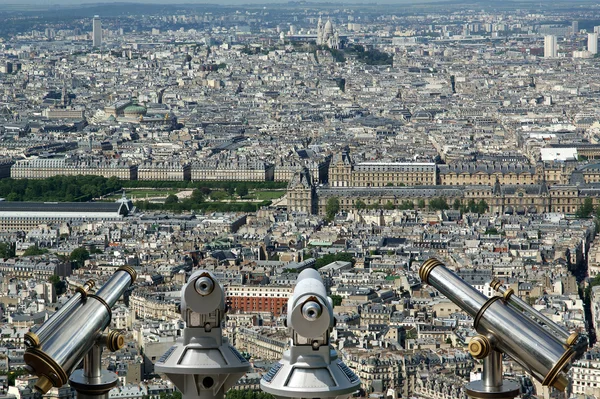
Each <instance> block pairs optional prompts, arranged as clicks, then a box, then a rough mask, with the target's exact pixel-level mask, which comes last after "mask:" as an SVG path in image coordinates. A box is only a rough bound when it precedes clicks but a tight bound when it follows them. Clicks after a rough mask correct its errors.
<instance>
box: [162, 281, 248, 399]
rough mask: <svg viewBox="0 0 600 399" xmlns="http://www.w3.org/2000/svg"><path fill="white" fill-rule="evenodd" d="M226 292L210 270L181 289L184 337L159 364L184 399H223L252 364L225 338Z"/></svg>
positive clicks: (168, 351)
mask: <svg viewBox="0 0 600 399" xmlns="http://www.w3.org/2000/svg"><path fill="white" fill-rule="evenodd" d="M225 310H226V306H225V291H223V287H221V284H219V282H218V281H217V279H216V278H215V276H214V275H213V274H212V273H211V272H209V271H207V270H197V271H196V272H194V273H193V274H192V275H191V276H190V278H189V279H188V282H187V284H186V285H184V286H183V288H182V289H181V317H182V318H183V320H185V322H186V327H185V328H184V330H183V336H182V338H181V339H179V340H177V342H176V343H175V345H173V346H172V347H171V348H169V349H168V350H167V352H166V353H165V354H164V355H163V356H162V357H161V358H160V359H158V361H157V362H156V371H158V372H159V373H164V374H166V376H167V377H168V378H169V379H170V380H171V381H172V382H173V384H175V386H176V387H177V388H178V389H179V390H180V391H181V394H182V397H183V399H209V398H210V399H221V398H223V397H225V392H227V390H228V389H229V388H231V387H232V386H233V385H234V384H235V383H236V382H237V381H238V380H239V379H240V378H241V377H242V376H243V375H244V373H246V372H248V371H250V368H251V367H250V363H248V361H247V360H246V359H245V358H244V357H243V356H242V355H241V354H240V353H239V352H238V351H237V350H236V349H235V348H234V347H233V346H231V344H230V343H229V340H228V339H227V337H223V330H222V328H223V321H224V320H225Z"/></svg>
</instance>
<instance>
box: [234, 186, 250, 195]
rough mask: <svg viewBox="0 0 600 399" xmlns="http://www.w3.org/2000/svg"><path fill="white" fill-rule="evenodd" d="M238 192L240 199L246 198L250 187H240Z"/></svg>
mask: <svg viewBox="0 0 600 399" xmlns="http://www.w3.org/2000/svg"><path fill="white" fill-rule="evenodd" d="M236 191H237V194H238V195H239V196H240V198H242V197H245V196H246V195H248V186H246V185H245V184H242V185H239V186H238V187H237V190H236Z"/></svg>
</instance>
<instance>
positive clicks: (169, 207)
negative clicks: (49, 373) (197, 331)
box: [0, 1, 600, 399]
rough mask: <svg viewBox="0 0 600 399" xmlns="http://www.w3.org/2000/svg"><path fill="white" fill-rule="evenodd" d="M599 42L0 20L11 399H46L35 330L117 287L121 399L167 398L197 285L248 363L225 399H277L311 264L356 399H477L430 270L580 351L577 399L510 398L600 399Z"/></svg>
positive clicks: (2, 379)
mask: <svg viewBox="0 0 600 399" xmlns="http://www.w3.org/2000/svg"><path fill="white" fill-rule="evenodd" d="M0 3H3V2H0ZM165 3H167V2H165ZM599 35H600V5H599V4H596V3H593V2H569V1H564V2H547V1H542V2H539V3H537V2H523V3H520V2H514V3H508V2H507V3H505V2H487V1H482V2H472V3H469V4H463V3H462V2H439V3H423V4H419V3H415V4H402V5H394V4H385V5H377V4H368V5H360V4H352V5H351V4H337V3H316V2H307V1H290V2H287V3H277V4H247V5H208V4H182V5H176V4H165V5H161V4H129V3H105V4H86V5H68V4H62V3H58V4H54V3H53V4H50V3H46V2H42V3H40V4H33V3H31V4H30V3H25V4H18V3H14V4H7V5H3V4H0V197H1V200H0V399H34V398H40V397H42V396H41V395H40V393H39V392H36V390H35V389H34V385H35V384H36V381H37V380H38V377H37V376H36V375H33V374H31V373H30V371H31V368H28V366H27V365H26V357H27V356H26V355H25V353H26V349H27V345H26V344H27V342H26V340H27V338H28V333H32V332H36V331H39V329H40V326H41V325H42V324H43V323H44V322H46V321H47V320H48V319H49V318H50V317H51V316H52V314H54V312H56V311H58V310H59V309H61V307H63V306H66V305H65V304H68V301H69V299H70V298H72V297H73V296H74V295H84V294H85V293H84V292H83V291H82V290H83V289H82V288H81V287H84V284H87V283H86V282H87V281H89V280H90V279H94V280H95V281H96V283H95V284H96V287H98V286H102V284H103V283H104V282H106V281H107V280H108V279H109V277H110V276H112V275H113V274H114V273H115V272H116V271H118V270H126V271H127V272H128V273H133V274H136V275H137V280H136V282H135V284H134V285H133V286H132V287H130V288H129V289H127V290H126V291H125V294H124V295H123V298H122V299H121V300H119V301H118V303H116V305H115V306H114V307H113V308H112V313H111V319H110V320H111V321H110V324H111V328H113V329H115V330H118V331H120V333H121V334H122V335H123V336H124V338H125V340H124V342H125V344H124V347H123V348H121V349H119V350H115V351H114V352H111V351H109V350H104V352H102V357H101V362H102V365H103V367H104V368H106V369H107V370H110V371H113V372H114V373H116V374H117V375H118V377H119V384H118V386H117V387H115V388H112V389H111V390H110V392H109V394H108V395H109V396H108V397H109V398H110V399H150V398H152V399H159V398H160V399H181V396H180V395H181V393H180V392H178V391H177V389H176V388H175V386H174V385H173V383H172V382H171V381H170V380H169V379H168V378H166V376H165V375H164V373H162V372H160V370H156V369H155V365H156V364H157V362H161V360H160V359H161V356H163V354H165V353H170V352H168V351H169V350H170V351H172V350H173V349H172V348H174V346H173V345H174V343H175V342H176V340H177V339H178V338H180V337H181V336H183V335H184V334H182V331H183V329H184V327H185V323H184V320H186V319H185V316H184V315H183V313H185V312H182V306H183V308H185V304H183V305H182V297H181V292H182V287H183V286H184V285H185V284H186V282H187V281H188V278H190V275H191V274H192V273H194V272H195V271H197V270H208V271H210V272H211V273H212V275H214V276H215V277H216V278H217V279H218V281H219V283H220V284H221V285H222V287H223V290H224V293H225V299H226V305H227V315H226V318H224V319H223V325H224V327H223V334H224V335H225V336H226V337H227V338H228V339H229V342H230V343H231V344H232V345H234V346H235V348H236V349H237V351H239V353H238V354H239V355H240V356H242V357H243V358H244V359H245V361H247V362H249V364H250V365H251V371H250V372H247V373H245V374H244V376H243V377H242V378H241V379H240V380H239V381H237V382H236V384H235V386H234V387H233V388H232V389H231V390H230V391H228V392H227V398H228V399H267V398H270V396H268V395H267V394H266V393H263V392H261V391H260V389H259V382H260V380H261V378H262V377H263V376H265V375H267V373H268V372H269V370H270V369H271V367H272V366H274V365H276V364H277V362H278V360H279V359H281V358H282V356H283V353H284V351H285V350H286V349H288V346H289V345H290V334H289V328H288V327H289V326H288V325H287V324H286V323H285V320H286V314H287V309H288V307H287V306H288V299H289V298H290V297H291V296H292V294H293V292H294V287H295V285H296V281H297V278H298V275H299V273H300V272H301V271H303V270H305V269H311V268H312V269H316V270H318V272H319V274H320V275H321V277H322V279H323V282H324V285H325V287H326V288H327V293H328V294H329V296H330V297H331V299H332V302H333V311H334V314H335V327H334V328H333V331H332V333H331V339H330V342H328V343H330V344H331V345H332V347H333V348H335V349H336V350H337V353H338V356H339V357H340V359H342V360H343V362H344V363H345V365H346V366H347V367H348V368H349V369H350V371H349V372H348V373H350V374H347V375H351V376H352V375H355V376H357V377H358V378H360V389H359V390H358V391H357V392H356V393H355V394H354V396H356V397H369V398H374V399H375V398H376V399H388V398H389V399H399V398H420V399H434V398H435V399H451V398H452V399H453V398H461V399H462V398H467V391H466V389H465V386H466V384H467V383H469V382H470V381H474V380H478V379H481V378H483V377H482V374H483V368H482V367H483V362H482V360H480V359H479V358H477V357H476V356H473V351H472V350H471V352H470V349H469V342H470V340H472V338H473V337H475V336H476V335H477V331H475V329H474V328H473V317H471V316H469V315H467V314H466V313H464V312H463V311H462V310H461V307H460V306H457V305H456V303H454V302H453V301H451V300H450V299H449V298H447V297H446V296H444V295H443V294H441V293H440V292H439V291H438V290H437V289H436V288H434V287H433V286H432V285H429V284H427V281H424V279H423V278H422V277H423V274H421V275H420V273H419V270H420V268H421V267H422V265H423V264H424V262H426V261H427V260H428V259H430V258H432V257H435V258H437V259H439V260H441V261H442V262H444V264H445V265H446V267H447V268H449V269H451V270H453V271H454V272H455V273H456V274H457V275H458V276H460V277H461V278H462V279H463V280H465V281H466V282H467V283H469V284H471V285H472V286H474V287H475V288H476V289H477V290H478V291H480V292H481V293H482V294H484V295H485V296H486V297H492V296H494V295H495V293H496V291H497V290H498V289H497V287H496V285H495V284H493V283H492V281H493V280H494V279H499V280H501V282H502V284H503V286H504V287H505V288H502V290H505V289H510V290H511V294H512V293H513V292H514V294H515V295H516V296H518V297H520V298H521V299H523V300H524V301H525V302H526V303H527V304H529V305H530V306H531V307H532V308H533V309H535V310H537V311H538V312H539V313H541V314H542V315H543V316H545V318H547V319H549V320H551V321H552V322H554V323H556V324H557V325H559V326H562V328H564V329H565V330H568V331H569V332H578V333H580V334H581V335H582V336H587V338H588V339H589V348H588V350H587V351H586V352H585V353H584V354H583V356H582V357H581V358H580V359H579V360H577V361H575V362H574V363H573V365H572V367H571V368H570V371H569V372H568V385H567V386H566V389H565V391H564V392H561V390H559V389H555V388H552V387H549V386H547V385H548V384H543V385H542V383H541V382H540V381H538V380H537V379H536V378H534V377H535V376H533V375H532V372H531V370H529V369H527V368H526V367H523V365H522V364H520V363H519V362H515V361H514V359H512V358H511V357H510V356H504V358H503V359H502V361H501V362H502V365H503V367H504V373H505V376H506V377H507V378H510V379H512V380H513V381H516V382H517V384H518V386H519V393H518V397H521V398H530V397H536V398H544V399H548V398H598V397H600V351H599V350H598V349H597V348H596V347H595V341H596V336H597V335H598V334H597V328H600V326H599V324H598V323H600V320H598V319H599V318H600V239H598V238H597V234H598V233H600V163H597V161H596V160H597V159H599V158H600V68H599V66H600V59H599V57H600V55H599V54H600V53H598V39H599ZM90 289H91V290H92V291H93V288H90ZM500 292H501V293H503V292H505V291H500ZM85 295H86V294H85ZM90 296H91V295H90ZM505 299H506V295H505ZM109 310H110V308H109ZM182 317H183V320H182ZM475 324H477V321H476V322H475ZM170 348H171V349H170ZM115 349H118V348H115ZM236 353H237V352H236ZM167 357H168V356H167ZM163 360H164V358H163ZM352 373H354V374H352ZM271 378H272V377H271ZM550 385H551V384H550ZM555 386H556V385H555ZM43 397H44V398H47V399H73V398H75V397H76V396H75V391H74V390H73V387H71V386H69V384H65V385H64V386H62V387H53V388H52V389H50V390H49V391H48V392H47V393H45V394H44V395H43Z"/></svg>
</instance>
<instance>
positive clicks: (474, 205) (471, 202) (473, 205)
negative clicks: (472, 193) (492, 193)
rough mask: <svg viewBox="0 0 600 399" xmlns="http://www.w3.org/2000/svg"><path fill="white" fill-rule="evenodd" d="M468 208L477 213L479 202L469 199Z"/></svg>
mask: <svg viewBox="0 0 600 399" xmlns="http://www.w3.org/2000/svg"><path fill="white" fill-rule="evenodd" d="M467 209H468V211H469V212H471V213H477V203H476V202H475V200H473V199H470V200H469V202H468V203H467Z"/></svg>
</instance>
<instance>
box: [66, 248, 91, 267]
mask: <svg viewBox="0 0 600 399" xmlns="http://www.w3.org/2000/svg"><path fill="white" fill-rule="evenodd" d="M89 258H90V253H89V252H88V250H87V249H85V247H79V248H75V249H74V250H73V252H71V255H70V256H69V259H70V260H71V264H72V266H73V268H74V269H78V268H80V267H82V266H83V265H84V263H85V261H86V260H87V259H89Z"/></svg>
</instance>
